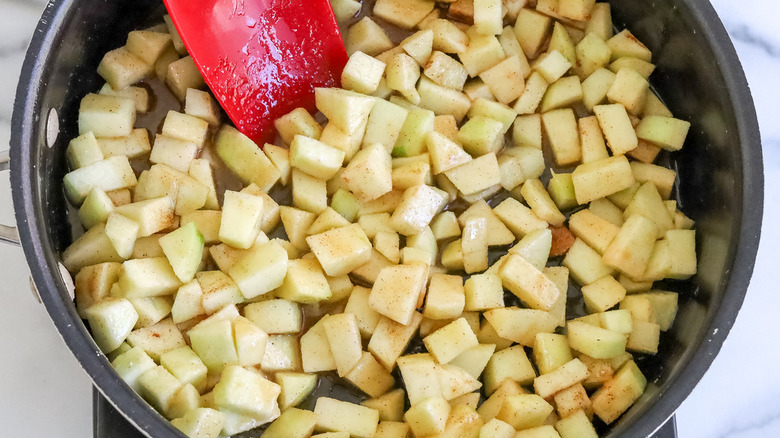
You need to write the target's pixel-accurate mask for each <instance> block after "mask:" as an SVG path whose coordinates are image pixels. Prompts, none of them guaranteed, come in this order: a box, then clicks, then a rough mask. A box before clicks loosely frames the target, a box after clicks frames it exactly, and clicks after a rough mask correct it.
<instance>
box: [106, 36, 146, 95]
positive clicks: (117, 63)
mask: <svg viewBox="0 0 780 438" xmlns="http://www.w3.org/2000/svg"><path fill="white" fill-rule="evenodd" d="M97 71H98V74H99V75H100V76H102V77H103V79H105V80H106V82H108V83H109V84H111V88H113V89H115V90H121V89H123V88H126V87H128V86H130V85H133V84H135V83H137V82H139V81H141V80H142V79H143V78H144V77H146V76H147V75H148V74H149V73H150V72H151V66H150V65H149V63H147V62H145V61H144V59H142V58H139V57H138V56H136V55H135V54H133V53H132V52H131V51H130V50H128V47H127V46H122V47H119V48H118V49H114V50H111V51H109V52H108V53H106V54H105V55H104V56H103V59H101V60H100V64H99V65H98V69H97Z"/></svg>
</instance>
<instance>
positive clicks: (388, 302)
mask: <svg viewBox="0 0 780 438" xmlns="http://www.w3.org/2000/svg"><path fill="white" fill-rule="evenodd" d="M427 281H428V273H427V268H426V266H424V265H422V264H412V265H397V266H389V267H386V268H384V269H382V270H381V271H379V275H378V276H377V279H376V281H375V282H374V286H373V288H372V289H371V295H369V298H368V303H369V305H370V306H371V308H372V309H374V310H376V311H377V312H379V313H381V314H382V315H385V316H387V317H388V318H390V319H392V320H394V321H396V322H399V323H401V324H404V325H407V324H409V322H410V321H411V320H412V315H413V313H414V309H415V308H416V307H417V301H418V300H419V297H420V295H421V294H422V293H423V292H424V288H425V284H426V282H427Z"/></svg>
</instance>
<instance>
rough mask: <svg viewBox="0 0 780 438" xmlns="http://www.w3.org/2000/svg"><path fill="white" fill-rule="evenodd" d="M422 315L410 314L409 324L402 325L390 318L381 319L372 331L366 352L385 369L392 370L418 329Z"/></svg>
mask: <svg viewBox="0 0 780 438" xmlns="http://www.w3.org/2000/svg"><path fill="white" fill-rule="evenodd" d="M421 321H422V315H420V314H419V313H417V312H414V313H413V314H412V320H411V323H409V324H407V325H403V324H400V323H397V322H395V321H393V320H392V319H390V318H386V317H383V318H382V319H380V320H379V323H378V324H377V326H376V329H375V330H374V333H373V335H372V336H371V340H370V341H369V343H368V351H370V352H371V353H373V354H374V357H376V359H377V360H378V361H379V362H380V363H381V364H382V365H383V366H384V367H385V368H387V369H393V368H394V367H395V363H396V361H397V360H398V358H399V357H400V356H401V353H403V351H404V350H405V349H406V347H407V345H409V341H410V340H411V339H412V336H413V335H414V333H415V332H416V331H417V329H418V328H419V327H420V322H421Z"/></svg>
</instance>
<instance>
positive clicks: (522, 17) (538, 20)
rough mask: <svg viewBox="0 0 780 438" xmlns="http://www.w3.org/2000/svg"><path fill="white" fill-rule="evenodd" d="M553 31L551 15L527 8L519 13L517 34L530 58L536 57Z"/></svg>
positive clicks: (516, 27) (516, 25) (516, 23)
mask: <svg viewBox="0 0 780 438" xmlns="http://www.w3.org/2000/svg"><path fill="white" fill-rule="evenodd" d="M551 31H552V19H550V17H547V16H546V15H543V14H540V13H538V12H536V11H534V10H531V9H527V8H523V9H521V10H520V12H519V13H518V15H517V21H516V22H515V34H516V35H517V40H518V41H519V42H520V46H521V47H522V48H523V52H525V55H526V56H527V57H528V58H531V59H533V58H536V56H537V55H538V53H539V50H540V49H541V47H542V44H544V42H545V41H546V40H547V37H548V35H549V34H550V32H551Z"/></svg>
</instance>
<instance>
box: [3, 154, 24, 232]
mask: <svg viewBox="0 0 780 438" xmlns="http://www.w3.org/2000/svg"><path fill="white" fill-rule="evenodd" d="M10 167H11V158H10V157H9V156H8V151H3V152H0V172H2V171H6V170H9V169H10ZM0 242H2V243H6V244H9V245H14V246H19V245H20V242H19V231H18V230H17V229H16V227H11V226H8V225H0Z"/></svg>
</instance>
